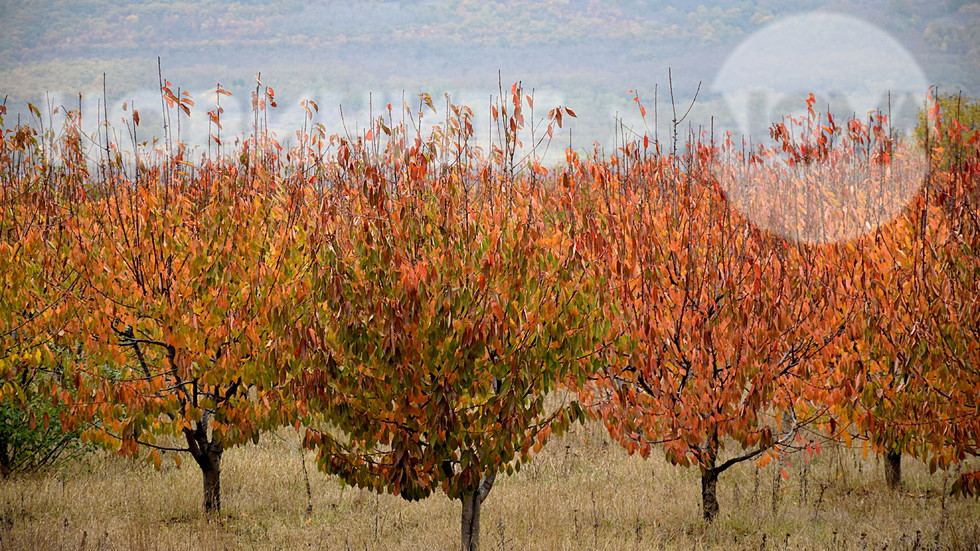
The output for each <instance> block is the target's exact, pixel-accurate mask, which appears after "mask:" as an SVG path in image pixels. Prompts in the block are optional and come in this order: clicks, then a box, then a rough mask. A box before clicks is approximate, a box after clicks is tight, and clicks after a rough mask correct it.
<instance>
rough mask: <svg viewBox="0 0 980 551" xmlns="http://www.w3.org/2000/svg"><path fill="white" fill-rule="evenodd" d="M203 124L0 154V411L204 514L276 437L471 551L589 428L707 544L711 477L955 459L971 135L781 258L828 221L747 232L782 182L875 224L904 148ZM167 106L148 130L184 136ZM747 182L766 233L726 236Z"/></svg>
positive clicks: (885, 138) (554, 122) (786, 134)
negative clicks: (135, 461) (291, 141)
mask: <svg viewBox="0 0 980 551" xmlns="http://www.w3.org/2000/svg"><path fill="white" fill-rule="evenodd" d="M228 93H229V92H227V91H226V90H224V89H221V88H219V89H218V93H217V94H216V100H218V103H217V104H216V105H215V108H214V109H213V110H211V111H209V112H208V116H209V120H210V123H211V124H212V125H213V126H212V136H211V140H212V142H213V145H214V146H216V149H215V150H214V152H213V153H212V154H211V155H209V156H206V157H204V158H203V159H201V160H193V159H192V158H191V156H190V153H189V151H188V149H187V148H186V147H184V146H183V145H182V144H180V143H179V142H175V140H174V139H173V138H174V137H173V136H172V135H169V134H168V135H166V137H165V138H164V139H163V140H162V141H160V142H157V143H153V144H145V143H144V144H136V143H134V144H133V151H132V152H131V153H123V152H122V151H121V150H120V147H121V146H120V145H119V144H118V143H116V142H115V141H114V139H112V138H111V137H110V136H109V134H108V132H106V133H105V134H104V135H103V136H102V137H96V138H95V140H96V142H97V143H99V144H100V145H99V147H98V148H95V149H91V150H86V148H85V147H84V146H83V141H84V140H83V138H84V135H83V134H82V132H81V130H80V122H79V119H80V117H81V114H80V113H77V112H73V111H72V112H69V113H68V114H67V117H66V118H65V122H64V126H63V127H62V128H61V129H60V130H59V131H58V132H54V131H50V129H49V131H48V132H46V133H41V132H39V131H37V130H35V129H33V128H31V127H29V126H26V125H18V126H15V127H13V128H6V127H5V128H4V130H3V134H2V141H0V173H2V174H0V175H2V189H0V212H2V219H0V252H2V254H0V268H2V278H3V279H2V280H0V284H2V285H0V320H2V323H3V326H2V327H0V347H2V352H0V354H2V355H0V375H2V376H3V394H2V396H3V398H4V399H5V400H10V401H14V402H16V401H17V400H22V399H23V396H24V394H25V392H26V391H27V390H28V389H30V390H31V391H32V392H34V391H40V392H43V393H46V394H47V395H50V396H51V397H52V399H53V400H54V401H56V402H57V403H60V404H62V405H64V407H65V410H64V413H63V419H61V423H62V426H64V427H66V428H79V429H82V430H83V431H84V435H85V437H86V438H88V439H89V440H91V441H93V442H96V443H99V444H101V445H103V446H105V447H108V448H111V449H114V450H117V451H118V452H119V453H120V454H123V455H138V454H140V453H142V452H144V451H145V452H146V454H147V457H148V458H149V459H150V460H151V461H153V462H154V463H156V464H157V465H158V466H159V465H160V464H161V462H162V461H163V460H164V458H165V455H166V454H170V455H172V456H173V457H174V458H175V460H176V461H178V462H179V461H180V459H179V457H180V455H179V454H180V453H181V452H188V453H190V455H191V456H192V457H193V458H194V459H195V461H196V463H197V464H198V466H199V467H200V468H201V470H202V474H203V479H204V497H205V499H204V504H205V509H206V510H208V511H217V510H218V509H219V507H220V462H221V454H222V453H223V451H224V450H225V449H227V448H229V447H232V446H237V445H241V444H245V443H247V442H255V441H257V440H258V439H259V438H260V437H261V434H262V432H263V431H267V430H270V429H274V428H276V427H279V426H284V425H285V426H293V427H295V428H296V429H297V430H302V431H303V432H304V434H305V438H304V443H305V445H306V446H308V447H310V448H312V449H315V450H317V451H318V454H319V455H318V458H319V464H320V466H321V468H322V469H323V470H325V471H327V472H330V473H333V474H336V475H339V476H340V478H341V479H342V480H344V481H345V482H346V483H348V484H353V485H358V486H362V487H368V488H371V489H374V490H377V491H386V492H391V493H394V494H398V495H401V496H403V497H405V498H407V499H420V498H423V497H425V496H428V495H429V494H431V493H432V492H435V491H442V492H445V493H446V494H447V495H449V496H450V497H452V498H457V499H460V500H461V501H462V523H461V530H462V531H461V536H462V542H463V546H464V548H467V549H469V548H475V547H476V545H478V541H479V504H480V502H482V500H483V499H485V498H486V496H487V493H488V492H489V491H490V488H491V487H492V484H493V480H494V478H495V476H496V475H497V474H498V473H501V472H505V473H511V472H513V471H514V470H516V469H518V468H520V466H521V464H523V463H525V462H527V461H529V460H531V458H532V456H533V453H534V452H536V451H538V450H540V448H541V446H543V445H545V444H546V443H547V441H548V439H549V437H550V436H551V435H552V434H555V433H559V432H561V431H562V430H564V429H567V428H568V427H569V426H570V424H571V423H573V422H576V421H579V420H583V419H584V418H585V417H586V416H588V415H591V416H592V417H594V418H596V419H600V420H601V421H602V422H603V423H604V424H605V426H606V427H607V429H608V430H609V433H610V434H611V435H612V437H613V438H614V439H615V440H617V441H618V442H619V443H621V444H622V445H623V446H624V447H625V448H626V450H627V451H629V452H630V453H638V454H640V455H642V456H644V457H645V456H648V455H649V454H651V453H655V452H658V453H664V454H665V456H666V457H667V458H668V459H669V460H670V461H671V462H673V463H675V464H678V465H682V466H692V467H696V468H698V469H699V471H700V474H701V477H702V499H703V506H704V515H705V517H706V518H708V519H711V518H713V517H714V516H715V515H716V514H717V513H718V511H719V503H718V501H717V497H716V492H715V487H716V484H717V480H718V476H719V475H720V474H721V473H722V472H724V471H725V470H726V469H728V468H729V467H731V466H732V465H735V464H737V463H740V462H743V461H757V462H758V463H759V464H760V465H764V464H765V463H767V462H769V461H772V460H781V459H783V458H784V457H785V456H786V455H787V454H790V453H794V452H803V453H804V454H812V453H817V452H819V449H820V442H823V441H826V440H827V439H846V440H851V439H855V438H856V439H859V440H862V441H864V442H865V443H866V445H867V446H869V447H870V448H871V449H873V450H874V451H877V452H880V453H891V454H906V455H910V456H914V457H918V458H921V459H923V460H925V461H928V462H929V464H930V465H931V466H933V467H936V468H941V467H946V466H948V465H950V464H951V463H955V462H958V461H961V460H962V459H964V458H965V457H967V456H968V455H975V454H976V453H977V440H976V435H977V434H978V431H980V414H978V409H977V395H976V389H977V388H978V385H980V375H978V372H977V369H976V366H977V365H978V364H980V362H978V358H977V353H978V348H980V347H978V340H980V339H978V337H980V334H978V333H977V331H978V330H977V328H978V327H980V322H978V319H977V314H978V313H980V306H978V305H977V301H976V291H977V288H978V282H977V279H976V278H977V274H978V273H980V266H978V258H980V256H978V246H980V241H978V229H980V224H978V219H977V212H978V194H977V180H978V178H977V176H978V172H980V168H978V167H980V162H978V153H977V152H978V134H977V131H976V130H970V129H969V128H967V127H965V126H963V125H961V124H956V123H954V122H950V119H949V118H938V117H937V118H934V119H932V120H934V121H935V124H934V128H933V129H932V131H933V133H937V134H940V135H941V136H942V140H941V143H943V144H955V145H956V151H957V162H956V163H944V162H941V161H943V155H944V149H943V148H942V147H928V148H925V151H927V152H928V155H925V156H923V157H922V163H923V164H922V165H921V166H920V168H921V169H922V178H921V181H917V182H916V183H917V184H919V183H921V186H917V187H918V188H920V189H918V190H917V192H916V193H914V194H910V197H911V202H910V203H909V204H908V205H907V206H906V207H905V208H904V209H897V212H896V216H895V218H894V219H891V220H880V221H876V223H875V224H868V226H867V227H866V228H865V230H866V231H864V232H861V233H862V235H849V236H848V239H844V240H839V239H829V240H820V239H816V240H807V239H802V240H801V239H794V238H793V237H794V236H797V237H798V236H800V235H803V234H806V235H816V234H815V233H813V232H815V231H817V230H819V232H823V233H821V235H826V234H827V232H830V235H837V236H840V235H843V234H837V233H834V231H835V230H834V228H831V227H829V226H828V224H835V223H837V224H842V223H846V222H847V221H848V219H847V217H840V216H837V217H834V216H830V215H828V216H824V215H825V214H827V213H828V212H830V211H819V213H820V216H817V214H818V209H817V207H813V206H810V207H809V208H811V209H814V210H811V211H809V214H810V216H800V214H799V213H800V211H799V210H797V211H795V213H794V214H793V215H792V216H790V215H786V213H785V212H782V213H781V212H779V211H778V209H774V208H770V207H775V206H778V205H780V203H779V201H780V198H781V197H786V195H785V194H786V193H790V194H791V196H793V197H801V196H805V195H806V194H807V193H811V192H812V189H813V188H812V186H813V185H814V181H813V178H812V177H811V178H808V177H807V176H806V172H805V170H802V169H803V168H805V167H808V166H810V165H811V164H813V163H817V164H819V163H824V166H828V167H830V168H832V169H833V168H835V167H838V166H843V164H840V165H838V164H835V163H849V162H860V163H864V164H863V165H860V166H862V167H866V168H867V170H866V172H865V173H866V174H868V175H869V178H871V180H868V181H858V182H848V181H844V180H841V182H839V183H841V186H842V187H840V188H839V189H838V188H834V189H832V190H831V191H832V193H831V195H833V197H832V199H833V200H835V201H836V200H838V199H837V197H838V196H841V197H842V196H843V195H841V194H848V193H849V194H851V196H852V197H858V198H862V197H865V198H866V197H872V196H873V193H872V191H873V190H872V188H871V187H870V186H871V185H872V184H875V183H878V180H874V178H883V177H885V176H884V175H886V174H889V172H888V169H889V168H891V167H895V166H897V165H894V164H892V163H896V162H899V161H896V160H895V159H906V158H912V157H906V156H905V151H907V150H906V149H903V148H914V147H916V144H914V143H911V142H909V141H908V140H904V141H903V140H902V139H898V138H894V137H893V136H892V135H890V134H889V133H888V131H887V119H886V118H884V116H882V115H878V116H877V117H876V118H875V117H873V118H872V119H871V120H869V121H848V122H846V123H843V124H840V125H838V124H837V123H835V122H834V121H833V119H832V118H830V117H829V116H828V120H826V121H823V119H822V118H821V117H819V116H818V115H816V114H815V113H814V111H813V105H812V102H808V103H809V107H810V110H809V114H810V116H809V118H808V119H807V120H805V121H798V122H797V124H796V125H795V126H794V124H790V125H788V126H787V125H786V124H782V125H777V126H774V127H773V134H772V138H773V139H774V144H775V145H772V146H770V147H769V148H766V147H759V148H758V149H756V150H753V151H749V152H748V154H743V153H742V152H740V149H739V147H736V144H734V142H733V141H732V140H731V138H730V137H724V138H722V139H720V140H717V141H716V140H715V139H714V137H713V136H703V135H702V136H692V137H691V138H690V140H689V142H688V143H686V144H674V146H673V147H671V151H672V153H669V154H668V153H664V152H662V151H661V144H659V143H655V142H651V140H650V137H649V136H642V137H640V138H639V139H637V140H636V141H634V142H630V143H626V144H622V145H623V146H622V147H621V148H619V149H618V150H617V151H616V153H615V154H613V155H610V156H604V155H602V154H600V153H599V152H598V151H599V150H598V149H596V150H595V152H594V153H593V154H591V155H584V154H581V153H580V152H576V151H573V150H571V149H569V150H567V151H565V152H564V159H563V161H561V162H551V164H550V165H549V164H546V163H544V162H543V160H542V159H543V156H542V155H543V153H544V152H545V151H549V150H550V149H549V148H550V147H552V140H553V139H554V138H555V136H556V135H558V134H560V133H561V132H562V130H563V123H567V121H568V120H570V119H571V118H574V117H575V113H574V111H572V110H570V109H568V108H566V107H555V108H551V109H550V111H547V113H546V114H543V113H542V112H541V111H539V112H538V114H535V111H534V101H533V96H532V95H530V94H527V93H525V92H524V90H523V89H522V88H521V87H520V86H519V85H514V86H513V87H511V88H510V89H509V90H504V89H501V90H500V95H499V96H498V98H497V99H496V101H495V102H494V104H493V105H492V106H491V109H490V113H491V122H492V124H493V125H494V133H493V134H492V135H493V136H494V138H493V139H492V140H491V141H490V142H489V143H478V140H477V138H476V137H475V136H474V131H473V124H474V123H473V113H472V111H471V110H470V109H469V108H467V107H465V106H456V105H452V104H449V103H448V102H447V104H446V106H445V109H444V110H442V109H437V107H436V105H435V103H434V102H433V101H432V99H431V97H429V96H428V95H425V94H423V95H421V96H420V97H419V102H418V105H417V106H412V105H409V104H407V103H406V104H404V105H401V106H391V105H388V106H386V110H384V112H383V114H382V115H381V116H380V117H378V118H377V119H376V120H374V121H372V122H371V125H370V126H369V128H368V129H367V130H366V131H365V132H363V133H362V134H360V135H356V136H351V135H344V136H340V135H331V134H329V133H328V132H327V130H326V129H324V128H323V127H322V126H321V125H317V124H315V123H313V122H312V119H313V118H314V115H315V113H316V111H317V110H318V109H319V106H317V105H316V104H315V103H313V102H306V103H304V105H303V108H304V109H305V110H306V112H307V113H308V114H309V115H310V119H311V122H310V124H309V125H308V126H307V127H305V128H304V129H303V130H302V131H301V132H299V133H298V134H297V137H298V142H297V144H296V145H294V146H292V147H284V146H283V144H282V143H280V142H279V141H277V140H276V139H275V137H273V136H271V135H269V134H268V133H266V132H265V131H264V130H263V128H262V127H261V124H260V121H261V120H262V118H261V117H260V116H258V114H259V113H260V112H261V111H263V110H265V109H270V108H273V107H274V106H275V94H274V92H273V91H272V89H271V88H266V87H264V86H262V85H261V83H259V85H258V86H257V88H256V90H255V92H254V94H253V107H254V108H255V110H256V117H255V121H256V123H255V127H254V128H253V134H252V135H251V136H250V137H249V138H247V139H245V140H244V141H242V140H238V142H237V143H234V142H232V143H229V138H228V137H222V135H221V133H220V129H221V108H220V98H221V96H222V95H227V94H228ZM163 95H164V106H165V107H164V111H165V112H164V115H165V119H166V117H167V116H171V117H174V118H176V119H179V117H182V116H186V114H187V113H189V112H190V111H191V108H192V107H193V105H194V104H193V101H192V100H191V99H190V98H189V96H186V94H182V93H179V92H174V91H172V90H171V88H170V86H169V83H167V85H165V86H164V90H163ZM810 99H811V100H812V96H811V98H810ZM637 101H639V100H638V98H637ZM440 112H444V113H445V115H444V116H442V117H441V118H439V115H438V113H440ZM430 117H434V118H436V119H437V120H436V124H435V125H434V126H432V130H431V131H429V132H425V133H423V131H422V128H423V126H424V124H423V119H425V122H426V123H428V118H430ZM167 120H170V119H167ZM815 121H818V122H820V124H814V122H815ZM127 124H129V125H131V128H132V129H134V132H133V134H134V135H135V129H136V128H137V127H138V125H139V115H138V113H137V112H136V111H135V110H134V111H132V116H131V119H130V120H129V122H128V123H127ZM222 140H224V142H225V143H222ZM858 146H861V147H858ZM862 147H863V149H862ZM902 162H906V161H902ZM909 162H911V161H909ZM849 166H850V165H849ZM719 167H720V168H719ZM745 174H751V175H752V177H753V178H757V179H764V180H765V181H766V185H764V186H761V187H760V189H761V190H763V193H769V194H771V195H762V196H757V197H755V198H754V199H753V201H755V203H753V204H756V205H763V206H766V205H768V207H767V208H769V209H770V210H768V211H765V212H767V213H768V214H767V216H768V218H767V220H770V221H772V220H776V219H777V218H778V217H779V216H783V218H780V219H779V220H778V224H777V223H775V222H774V223H773V225H768V226H766V224H762V225H760V224H759V223H758V220H757V219H753V218H752V217H750V216H747V215H746V214H745V213H744V210H739V209H737V208H735V206H736V205H734V204H733V202H737V201H736V198H734V197H733V192H732V188H731V187H730V186H729V185H728V184H730V183H731V181H732V179H734V178H738V177H741V176H744V175H745ZM848 174H851V173H848ZM740 175H741V176H740ZM760 181H761V180H760ZM869 182H870V183H869ZM845 184H846V185H845ZM848 186H850V187H848ZM861 186H864V187H861ZM780 194H783V195H780ZM793 194H795V195H793ZM864 200H865V199H859V202H860V201H864ZM861 204H864V203H861ZM741 206H742V207H743V209H744V206H745V205H744V204H742V205H741ZM796 207H797V208H799V205H796ZM784 215H785V216H784ZM814 221H816V222H814ZM877 222H880V223H877ZM808 223H811V224H818V225H819V227H811V226H807V225H806V224H808ZM763 226H765V227H763ZM788 230H792V231H788ZM794 232H795V233H794ZM42 421H43V420H42ZM976 487H977V483H976V476H975V475H967V476H964V477H963V479H962V480H961V481H960V483H959V484H958V485H957V487H956V489H957V490H961V491H964V492H969V491H975V489H976Z"/></svg>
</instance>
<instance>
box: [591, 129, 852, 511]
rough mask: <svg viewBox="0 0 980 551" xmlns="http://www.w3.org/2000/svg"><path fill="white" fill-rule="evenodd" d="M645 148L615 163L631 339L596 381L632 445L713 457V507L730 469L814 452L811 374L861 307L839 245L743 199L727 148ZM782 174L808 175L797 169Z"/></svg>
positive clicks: (595, 396)
mask: <svg viewBox="0 0 980 551" xmlns="http://www.w3.org/2000/svg"><path fill="white" fill-rule="evenodd" d="M643 151H644V148H641V147H639V146H637V147H634V148H624V150H623V154H624V156H629V155H632V156H633V158H632V159H630V160H629V165H630V166H632V167H633V168H632V172H629V173H626V174H625V175H621V176H619V177H615V174H613V175H609V176H606V177H605V178H606V179H608V180H609V181H610V182H611V184H610V185H611V189H612V191H611V193H610V197H611V199H610V201H609V205H610V207H609V208H610V210H611V212H610V214H609V217H610V228H611V229H610V230H609V240H610V242H611V248H610V250H609V252H608V255H607V259H606V263H607V266H608V270H609V272H610V274H612V277H613V278H614V283H613V284H612V285H611V286H610V288H611V289H613V290H614V293H615V297H616V301H617V304H621V305H622V307H621V310H622V313H621V316H620V317H619V318H618V319H617V322H616V327H617V330H618V331H620V332H621V333H622V334H623V340H622V342H621V343H620V344H619V345H618V347H617V348H618V350H619V352H620V354H621V358H620V359H619V360H618V361H615V362H611V363H610V364H609V365H608V366H607V367H606V368H605V369H604V370H603V371H602V372H601V373H599V374H598V376H597V377H596V378H595V384H594V385H591V386H590V387H588V388H587V389H586V391H585V395H586V398H587V399H588V400H589V405H590V409H591V410H592V411H593V412H594V414H595V415H597V416H598V417H600V418H601V419H602V420H603V421H604V423H605V425H606V427H607V429H608V430H609V433H610V435H611V436H612V437H613V438H614V439H615V440H617V441H618V442H620V443H621V444H622V445H623V446H624V447H625V448H626V450H627V451H628V452H630V453H631V454H632V453H639V454H640V455H642V456H644V457H646V456H648V455H649V454H650V453H651V452H652V451H653V450H654V449H655V448H654V447H655V446H659V447H660V448H661V449H662V450H663V452H664V453H665V455H666V457H667V459H668V461H670V462H671V463H673V464H676V465H682V466H694V467H697V468H698V469H699V470H700V472H701V483H702V484H701V486H702V487H701V501H702V511H703V515H704V518H705V519H706V520H708V521H710V520H713V519H714V518H715V517H716V516H717V514H718V511H719V503H718V499H717V482H718V477H719V475H720V474H721V473H723V472H724V471H726V470H727V469H729V468H731V467H732V466H734V465H737V464H739V463H742V462H745V461H750V460H754V459H758V460H760V462H762V463H765V462H766V461H768V460H769V459H770V458H771V457H772V456H773V455H774V454H776V453H779V452H786V451H795V450H797V449H807V450H809V451H811V452H812V448H811V447H810V446H809V443H808V442H806V441H804V440H803V438H802V434H801V429H802V428H803V427H805V426H807V425H810V424H813V423H816V422H817V421H819V420H821V419H822V417H823V416H824V415H825V414H826V412H827V408H826V407H825V406H823V405H822V403H821V402H820V397H821V395H820V394H813V393H812V392H811V390H810V389H809V388H808V385H807V383H808V382H809V381H811V380H815V379H818V378H819V377H820V376H821V373H822V371H823V370H824V369H826V368H825V367H824V366H825V365H826V364H824V363H823V362H822V361H819V360H821V359H823V358H824V356H825V355H826V354H827V352H828V345H829V344H830V343H831V342H833V340H834V339H835V338H837V337H838V336H839V334H840V333H841V331H842V330H843V327H844V326H845V324H846V322H847V319H848V316H849V309H850V307H849V305H848V301H847V300H845V299H844V298H842V297H841V296H840V295H839V294H837V293H835V292H834V285H833V282H834V270H833V268H832V259H833V258H834V257H835V255H837V254H838V252H839V250H838V248H837V247H836V246H833V245H825V246H808V245H806V244H803V243H799V242H794V241H789V240H787V239H785V238H783V237H781V236H779V235H775V234H773V233H769V232H766V231H764V230H761V229H759V228H758V227H756V226H755V225H754V224H753V223H752V222H751V221H750V220H748V219H747V218H746V217H745V216H743V215H742V214H740V213H739V212H737V211H736V210H735V209H734V208H732V205H731V204H730V203H729V201H728V198H727V197H726V194H725V192H724V191H723V190H722V189H721V186H720V185H719V182H718V180H717V179H716V178H723V177H731V174H730V173H720V174H719V173H712V172H711V171H709V167H710V166H712V161H713V160H714V156H715V155H717V151H716V150H714V148H712V147H710V146H707V145H702V144H699V143H691V144H688V153H687V154H686V155H684V156H683V157H662V156H660V155H656V154H655V155H653V156H648V157H647V158H645V159H644V157H643ZM746 162H756V161H749V160H748V159H746ZM616 164H619V165H623V164H626V162H625V161H624V160H618V161H617V163H616ZM760 165H761V166H762V167H768V166H770V165H768V164H764V163H760ZM729 169H730V170H734V169H739V166H730V167H729ZM596 170H598V171H599V172H601V167H599V168H597V169H589V170H586V171H584V172H595V171H596ZM765 170H769V169H768V168H765ZM772 177H774V178H780V179H781V180H780V181H782V182H788V183H787V184H785V185H786V186H790V185H793V186H797V185H803V182H801V181H799V180H793V179H792V173H789V174H777V173H774V174H772ZM607 187H609V185H607ZM779 191H781V192H783V193H786V192H787V189H781V190H779ZM762 200H763V201H766V202H767V203H768V204H771V205H781V204H785V202H784V201H780V200H779V198H778V196H776V195H773V196H770V197H768V198H764V199H762ZM782 214H783V213H780V212H775V213H774V215H782ZM733 444H734V447H735V450H734V451H733V452H728V451H727V450H726V448H728V447H731V446H732V445H733Z"/></svg>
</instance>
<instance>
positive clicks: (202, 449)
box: [184, 423, 224, 515]
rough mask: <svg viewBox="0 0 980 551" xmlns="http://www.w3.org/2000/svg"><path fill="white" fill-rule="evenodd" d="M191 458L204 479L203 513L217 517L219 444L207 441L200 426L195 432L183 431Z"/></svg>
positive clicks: (219, 465) (219, 478)
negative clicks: (199, 468)
mask: <svg viewBox="0 0 980 551" xmlns="http://www.w3.org/2000/svg"><path fill="white" fill-rule="evenodd" d="M184 434H185V436H186V438H187V443H188V445H189V449H190V452H191V456H192V457H193V458H194V461H196V462H197V465H198V466H199V467H201V475H202V477H203V479H204V512H205V513H206V514H209V515H210V514H214V515H217V514H219V513H220V512H221V455H222V453H224V447H223V446H222V445H221V442H214V441H209V440H208V437H207V433H206V432H205V431H203V430H202V427H201V424H200V423H199V424H198V429H197V430H195V431H185V433H184Z"/></svg>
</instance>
